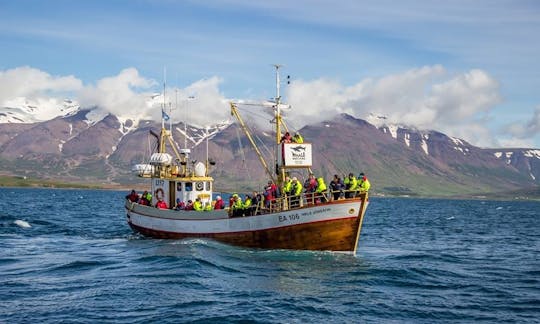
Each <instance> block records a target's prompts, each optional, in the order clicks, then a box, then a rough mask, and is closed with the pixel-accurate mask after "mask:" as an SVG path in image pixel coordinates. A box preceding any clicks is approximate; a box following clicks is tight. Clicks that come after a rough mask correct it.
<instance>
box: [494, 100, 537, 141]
mask: <svg viewBox="0 0 540 324" xmlns="http://www.w3.org/2000/svg"><path fill="white" fill-rule="evenodd" d="M503 134H506V135H510V138H505V139H503V140H502V141H501V142H502V143H504V144H505V146H506V145H508V146H513V147H531V146H533V145H532V142H533V140H532V139H533V138H534V137H535V136H537V135H539V134H540V106H537V107H536V109H535V110H534V112H533V114H532V116H531V118H530V119H529V120H528V121H526V122H525V123H510V124H508V125H506V126H505V127H504V128H503Z"/></svg>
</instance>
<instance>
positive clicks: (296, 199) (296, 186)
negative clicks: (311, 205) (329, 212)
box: [291, 177, 304, 208]
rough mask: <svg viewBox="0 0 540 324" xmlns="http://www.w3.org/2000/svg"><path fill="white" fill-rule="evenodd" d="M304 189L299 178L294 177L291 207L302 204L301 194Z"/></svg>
mask: <svg viewBox="0 0 540 324" xmlns="http://www.w3.org/2000/svg"><path fill="white" fill-rule="evenodd" d="M302 189H304V186H303V185H302V183H300V180H298V178H296V177H293V178H292V188H291V196H292V198H291V208H294V207H299V206H300V195H301V194H302Z"/></svg>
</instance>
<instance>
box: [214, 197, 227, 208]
mask: <svg viewBox="0 0 540 324" xmlns="http://www.w3.org/2000/svg"><path fill="white" fill-rule="evenodd" d="M223 208H225V202H224V201H223V199H221V196H217V197H216V203H215V205H214V209H223Z"/></svg>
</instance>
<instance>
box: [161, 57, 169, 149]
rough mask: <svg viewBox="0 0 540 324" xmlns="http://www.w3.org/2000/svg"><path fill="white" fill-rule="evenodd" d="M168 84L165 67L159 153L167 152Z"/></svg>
mask: <svg viewBox="0 0 540 324" xmlns="http://www.w3.org/2000/svg"><path fill="white" fill-rule="evenodd" d="M166 84H167V68H165V67H163V104H162V106H161V133H160V138H159V153H165V136H166V133H167V130H166V129H165V107H166V105H165V102H166V99H165V98H166V96H165V94H166V93H165V91H166Z"/></svg>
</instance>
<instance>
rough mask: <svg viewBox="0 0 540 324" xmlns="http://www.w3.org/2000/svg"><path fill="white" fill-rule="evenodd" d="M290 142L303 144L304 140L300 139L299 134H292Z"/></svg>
mask: <svg viewBox="0 0 540 324" xmlns="http://www.w3.org/2000/svg"><path fill="white" fill-rule="evenodd" d="M292 142H293V143H298V144H302V143H304V138H303V137H302V135H300V133H298V132H296V134H294V136H293V138H292Z"/></svg>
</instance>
